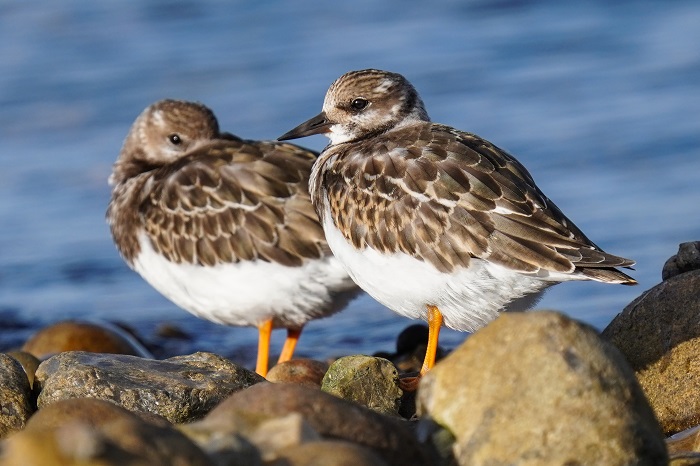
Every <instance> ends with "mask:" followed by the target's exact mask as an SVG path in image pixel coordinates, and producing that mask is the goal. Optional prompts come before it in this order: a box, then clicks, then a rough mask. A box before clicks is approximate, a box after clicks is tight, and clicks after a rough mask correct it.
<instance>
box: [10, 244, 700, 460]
mask: <svg viewBox="0 0 700 466" xmlns="http://www.w3.org/2000/svg"><path fill="white" fill-rule="evenodd" d="M698 316H700V242H694V243H684V244H682V245H681V246H680V248H679V252H678V254H677V255H676V256H674V257H672V258H671V259H669V261H668V262H667V264H666V266H665V267H664V270H663V281H662V282H661V283H660V284H659V285H657V286H655V287H654V288H652V289H650V290H647V291H645V292H643V293H642V294H641V295H640V296H639V297H638V298H637V299H636V300H635V301H633V302H632V303H630V304H629V305H628V306H627V307H626V308H625V309H624V310H623V311H622V312H621V313H620V314H619V315H618V316H617V317H616V318H615V319H614V320H613V321H612V322H611V323H610V325H609V326H608V327H607V328H606V329H605V330H604V331H603V332H602V333H601V334H599V333H598V332H597V331H596V330H594V329H593V328H591V327H589V326H588V325H586V324H583V323H580V322H577V321H575V320H573V319H571V318H569V317H566V316H564V315H563V314H560V313H557V312H550V311H542V312H527V313H506V314H503V315H502V316H501V317H499V318H498V319H496V320H495V321H494V322H492V323H491V324H489V325H488V326H486V327H485V328H483V329H481V330H479V331H478V332H476V333H475V334H474V335H472V336H471V337H469V338H467V339H466V341H465V342H464V343H463V344H462V345H461V346H460V347H458V348H456V349H455V350H453V351H452V352H451V353H450V354H448V355H446V356H444V357H443V358H442V359H441V360H440V362H439V363H438V364H437V365H436V367H435V368H434V369H433V370H432V371H430V372H429V373H428V374H427V375H426V376H425V377H424V378H423V380H422V381H421V383H420V386H419V389H418V391H417V393H403V392H402V391H401V389H400V388H399V379H400V377H404V376H407V375H415V371H416V370H417V369H418V368H419V366H420V361H421V359H422V354H421V351H424V348H425V346H424V338H425V331H424V328H423V327H420V326H411V327H409V328H408V329H407V330H406V331H405V332H404V333H403V334H402V335H400V336H399V339H398V341H397V352H396V353H394V354H377V355H372V356H365V355H351V356H346V357H342V358H340V359H338V360H336V361H333V362H331V363H330V364H329V363H327V362H325V361H314V360H308V359H297V360H293V361H290V362H287V363H284V364H281V365H278V366H275V367H274V368H273V369H272V370H271V371H270V373H269V375H268V378H267V380H266V379H263V378H262V377H260V376H258V375H257V374H255V373H253V372H251V371H249V370H247V369H245V368H243V367H241V366H239V365H237V364H235V363H233V362H231V361H229V360H227V359H225V358H223V357H221V356H218V355H216V354H212V353H195V354H190V355H183V356H177V357H172V358H168V359H163V360H157V359H154V358H152V357H150V354H149V351H148V349H146V348H144V347H143V346H142V345H141V344H139V343H138V341H136V340H135V339H133V338H131V337H130V336H129V335H126V334H125V333H124V332H122V331H120V329H118V328H114V327H109V326H100V325H96V324H92V323H82V322H60V323H57V324H55V325H53V326H51V327H47V328H45V329H43V330H42V331H40V332H38V333H37V334H36V335H34V336H33V337H32V338H30V339H29V340H27V341H26V342H25V344H24V346H23V347H22V348H21V349H18V350H16V351H9V352H7V353H4V354H0V439H2V440H0V465H47V466H52V465H76V466H77V465H81V466H84V465H85V466H86V465H94V466H97V465H100V466H106V465H134V466H135V465H148V466H156V465H178V466H179V465H181V466H189V465H215V466H224V465H231V466H239V465H240V466H243V465H261V466H262V465H266V466H267V465H274V466H297V465H324V466H341V465H342V466H345V465H348V466H349V465H353V466H380V465H384V466H393V465H419V466H420V465H507V464H517V465H543V464H547V465H549V464H552V465H633V464H634V465H665V464H672V465H674V466H680V465H695V464H698V465H700V434H699V433H698V432H699V430H700V428H699V427H698V426H699V425H700V397H698V396H697V392H698V388H700V358H699V357H698V354H700V317H698Z"/></svg>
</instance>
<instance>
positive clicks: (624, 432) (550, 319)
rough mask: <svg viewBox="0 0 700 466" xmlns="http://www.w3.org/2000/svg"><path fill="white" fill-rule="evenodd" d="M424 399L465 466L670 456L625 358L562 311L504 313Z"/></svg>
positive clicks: (652, 460)
mask: <svg viewBox="0 0 700 466" xmlns="http://www.w3.org/2000/svg"><path fill="white" fill-rule="evenodd" d="M418 398H419V411H420V412H421V414H422V415H423V416H424V417H427V418H430V419H431V420H432V421H434V422H437V423H438V424H439V425H441V426H443V427H445V428H446V429H448V430H449V431H450V432H451V433H452V434H453V435H454V437H455V443H454V445H453V451H454V454H455V458H456V460H457V462H458V464H460V465H470V466H478V465H491V464H518V465H541V464H558V465H565V464H570V465H573V464H604V465H607V466H613V465H629V464H635V465H659V464H666V462H667V461H668V458H667V453H666V448H665V444H664V439H663V436H662V434H661V431H660V429H659V426H658V424H657V422H656V420H655V419H654V414H653V412H652V410H651V408H650V407H649V405H648V403H647V401H646V399H645V398H644V394H643V392H642V390H641V388H640V387H639V385H638V383H637V381H636V380H635V378H634V374H633V372H632V371H631V369H630V368H629V366H628V365H627V364H626V362H625V360H624V358H623V357H622V355H621V354H620V353H619V352H618V351H617V350H616V349H615V348H614V347H612V345H610V344H608V343H605V342H604V341H602V340H601V339H600V338H599V337H598V335H597V333H596V332H595V330H593V329H592V328H590V327H588V326H586V325H584V324H580V323H578V322H575V321H573V320H571V319H569V318H567V317H564V316H562V315H560V314H557V313H554V312H531V313H505V314H502V315H501V316H500V317H499V318H498V319H496V320H495V321H493V322H492V323H490V324H489V325H487V326H486V327H484V328H483V329H481V330H479V331H478V332H476V333H475V334H474V335H472V336H471V337H470V338H469V339H468V340H467V341H466V342H465V343H464V344H463V345H461V346H460V347H459V348H457V349H456V350H455V351H454V352H453V353H452V354H450V355H449V356H447V357H446V358H445V359H444V360H443V361H442V362H440V363H439V364H437V365H436V366H435V367H434V368H433V369H432V370H431V371H430V372H428V373H427V374H426V375H425V376H424V377H423V380H422V381H421V383H420V386H419V392H418ZM421 422H425V421H421Z"/></svg>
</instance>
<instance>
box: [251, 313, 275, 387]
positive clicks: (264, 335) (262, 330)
mask: <svg viewBox="0 0 700 466" xmlns="http://www.w3.org/2000/svg"><path fill="white" fill-rule="evenodd" d="M271 334H272V319H270V320H266V321H265V322H263V323H262V324H260V325H258V360H257V363H256V364H255V372H257V373H258V374H260V375H262V376H263V377H265V376H266V375H267V367H268V361H269V359H270V335H271Z"/></svg>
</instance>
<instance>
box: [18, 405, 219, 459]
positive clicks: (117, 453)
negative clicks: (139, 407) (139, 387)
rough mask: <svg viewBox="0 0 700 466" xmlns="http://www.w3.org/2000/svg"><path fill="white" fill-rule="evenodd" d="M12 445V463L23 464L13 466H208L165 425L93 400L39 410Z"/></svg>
mask: <svg viewBox="0 0 700 466" xmlns="http://www.w3.org/2000/svg"><path fill="white" fill-rule="evenodd" d="M8 444H9V447H8V450H9V451H10V452H11V456H10V457H11V458H19V459H22V462H21V463H15V464H28V465H29V464H37V465H38V464H41V465H44V464H76V465H78V464H79V465H83V464H95V465H98V464H99V465H102V464H106V465H113V464H114V465H120V464H138V465H151V466H153V465H175V464H177V465H183V466H184V465H193V466H194V465H197V466H199V465H201V466H204V465H209V464H210V460H209V458H208V457H207V456H206V455H205V454H204V452H202V451H201V450H200V449H199V448H198V447H197V446H196V445H194V444H193V443H192V442H190V441H189V440H188V439H187V438H186V437H185V436H184V435H182V434H181V433H180V432H178V431H177V430H176V429H175V428H174V427H173V426H172V425H171V424H169V423H168V422H167V421H165V420H160V421H158V422H157V423H154V422H145V421H144V420H143V419H141V418H140V417H139V416H138V415H136V414H133V413H131V412H129V411H127V410H126V409H124V408H122V407H120V406H117V405H116V404H114V403H110V402H107V401H102V400H96V399H90V398H81V399H78V398H76V399H71V400H63V401H59V402H56V403H54V404H53V405H50V406H48V407H46V408H44V409H41V410H39V411H38V412H37V414H36V415H35V416H33V417H32V419H31V421H30V422H29V424H28V425H27V428H26V429H25V430H24V431H22V432H20V433H19V434H17V435H15V436H13V437H11V438H10V439H9V441H8ZM33 449H39V450H41V452H34V451H32V450H33ZM27 458H36V460H35V461H36V462H35V463H31V461H29V460H28V459H27ZM83 461H85V463H83ZM8 464H12V463H8Z"/></svg>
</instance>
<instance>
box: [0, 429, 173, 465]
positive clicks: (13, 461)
mask: <svg viewBox="0 0 700 466" xmlns="http://www.w3.org/2000/svg"><path fill="white" fill-rule="evenodd" d="M156 464H163V465H164V463H156ZM19 465H22V466H24V465H27V466H35V465H36V466H154V464H152V463H148V462H147V461H146V460H142V459H139V458H138V457H136V456H135V455H133V454H131V453H128V452H126V451H124V450H122V449H121V448H119V447H117V446H116V445H114V444H113V443H111V442H110V441H109V440H108V439H106V438H105V437H104V436H103V435H102V434H100V433H99V432H97V431H94V430H92V429H90V427H88V426H86V425H85V424H80V423H77V424H67V425H66V426H65V427H63V428H62V429H60V430H50V429H41V430H24V431H21V432H18V433H16V434H15V435H13V436H11V437H10V438H8V439H7V440H5V441H4V442H3V444H2V455H1V456H0V466H19Z"/></svg>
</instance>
